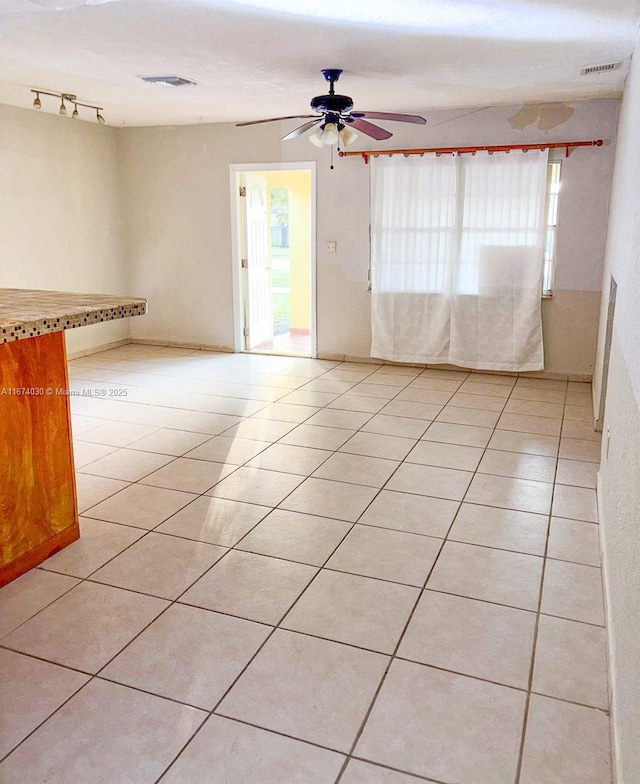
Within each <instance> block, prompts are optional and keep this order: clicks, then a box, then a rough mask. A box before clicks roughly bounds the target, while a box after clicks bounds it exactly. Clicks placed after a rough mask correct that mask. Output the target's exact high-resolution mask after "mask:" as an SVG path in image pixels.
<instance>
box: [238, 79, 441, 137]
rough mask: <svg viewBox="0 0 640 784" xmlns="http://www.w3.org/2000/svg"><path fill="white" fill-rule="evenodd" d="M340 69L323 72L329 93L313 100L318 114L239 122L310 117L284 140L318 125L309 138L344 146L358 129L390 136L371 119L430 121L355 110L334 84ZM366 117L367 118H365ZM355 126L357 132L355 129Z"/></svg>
mask: <svg viewBox="0 0 640 784" xmlns="http://www.w3.org/2000/svg"><path fill="white" fill-rule="evenodd" d="M341 73H342V70H341V69H340V68H325V69H324V70H323V71H322V75H323V76H324V78H325V79H326V80H327V81H328V82H329V93H328V94H327V95H316V97H315V98H313V99H312V101H311V108H312V109H313V110H314V112H316V114H294V115H290V116H289V117H271V118H269V119H268V120H252V121H250V122H241V123H236V125H237V126H238V127H240V126H245V125H259V124H260V123H268V122H276V121H278V120H297V119H301V120H308V122H306V123H303V124H302V125H300V126H298V127H297V128H296V129H295V130H293V131H290V132H289V133H287V134H286V135H285V136H283V137H282V140H283V141H287V140H288V139H296V138H297V137H298V136H302V134H304V133H306V132H307V131H310V130H311V129H312V128H316V132H315V133H314V134H312V135H311V136H310V137H309V141H311V142H312V143H313V144H315V145H316V146H317V147H322V146H324V145H325V144H327V145H334V144H338V143H342V145H343V146H345V147H346V146H347V145H349V144H352V143H353V142H354V141H355V140H356V139H357V137H358V134H357V133H356V132H355V131H360V133H364V134H365V135H366V136H370V137H371V138H372V139H376V141H382V140H383V139H390V138H391V136H393V134H392V133H391V132H390V131H387V130H385V129H384V128H381V127H380V126H379V125H374V124H373V123H371V122H369V118H370V119H373V120H393V121H394V122H406V123H416V124H418V125H424V124H425V123H426V122H427V121H426V120H425V119H424V117H420V116H419V115H417V114H396V113H394V112H354V111H353V100H352V99H351V98H349V96H348V95H337V94H336V92H335V83H336V82H337V81H338V79H339V78H340V74H341ZM365 118H366V119H365ZM354 129H355V131H354Z"/></svg>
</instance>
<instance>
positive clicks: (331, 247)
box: [326, 240, 338, 253]
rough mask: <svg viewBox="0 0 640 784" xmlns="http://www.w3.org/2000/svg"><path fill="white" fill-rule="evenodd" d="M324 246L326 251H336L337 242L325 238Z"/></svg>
mask: <svg viewBox="0 0 640 784" xmlns="http://www.w3.org/2000/svg"><path fill="white" fill-rule="evenodd" d="M326 248H327V253H337V252H338V243H337V242H336V241H335V240H327V244H326Z"/></svg>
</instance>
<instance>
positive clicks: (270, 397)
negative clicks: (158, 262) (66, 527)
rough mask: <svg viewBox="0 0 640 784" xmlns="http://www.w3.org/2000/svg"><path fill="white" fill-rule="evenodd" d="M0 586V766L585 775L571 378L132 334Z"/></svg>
mask: <svg viewBox="0 0 640 784" xmlns="http://www.w3.org/2000/svg"><path fill="white" fill-rule="evenodd" d="M70 367H71V375H72V382H73V384H72V386H73V387H74V389H76V390H77V391H79V390H80V389H86V390H92V391H93V394H92V396H76V397H73V398H72V408H73V411H74V435H75V455H76V465H77V469H78V494H79V505H80V510H81V513H82V521H81V524H82V534H83V535H82V538H81V539H80V541H78V542H76V543H74V544H73V545H71V546H70V547H68V548H67V549H65V550H64V551H62V552H61V553H59V554H57V555H55V556H53V557H52V558H50V559H49V560H48V561H47V562H45V563H44V564H42V567H41V568H38V569H34V570H32V571H31V572H29V573H28V574H26V575H24V576H23V577H21V578H19V579H18V580H16V581H14V582H13V583H11V584H9V585H8V586H6V587H5V588H3V589H2V590H1V591H0V602H1V606H2V615H1V620H0V634H1V635H2V640H1V642H0V646H1V647H0V659H1V660H2V680H3V682H2V697H1V701H2V713H3V715H2V720H1V721H2V733H1V741H0V755H5V758H4V760H3V761H2V762H1V763H0V781H2V782H3V784H14V783H17V782H20V784H44V782H47V784H79V783H81V784H98V783H100V784H119V783H120V782H122V783H124V782H127V783H128V784H131V783H133V784H147V783H148V784H152V782H159V781H161V782H162V784H178V783H180V784H334V783H336V782H340V784H411V782H417V781H431V782H445V783H446V784H454V783H455V784H609V783H610V769H609V747H608V738H609V728H608V725H609V718H608V713H607V707H608V697H607V678H606V664H605V630H604V628H603V623H604V616H603V606H602V591H601V581H600V568H599V555H598V552H599V551H598V527H597V516H596V500H595V489H594V488H595V479H596V470H597V461H598V458H599V443H598V436H597V434H595V433H594V432H593V431H592V429H591V426H590V393H589V388H588V385H585V384H575V383H569V384H566V383H564V382H559V381H540V380H533V379H526V378H520V379H516V378H511V377H504V376H495V375H482V374H471V375H470V374H468V373H465V372H446V371H439V370H426V371H422V370H420V369H417V368H410V367H391V366H378V365H368V364H338V363H334V362H322V361H314V360H305V359H292V358H291V357H273V356H260V355H248V354H240V355H229V354H210V353H204V352H197V351H196V352H190V351H186V350H185V351H183V350H179V349H170V348H166V349H165V348H157V347H149V346H136V345H129V346H125V347H123V348H120V349H115V350H112V351H109V352H104V353H100V354H96V355H93V356H91V357H86V358H83V359H81V360H78V361H75V362H72V363H71V366H70Z"/></svg>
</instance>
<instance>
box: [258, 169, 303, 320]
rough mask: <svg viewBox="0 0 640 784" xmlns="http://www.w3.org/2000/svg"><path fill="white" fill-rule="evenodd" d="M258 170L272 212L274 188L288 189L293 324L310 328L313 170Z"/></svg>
mask: <svg viewBox="0 0 640 784" xmlns="http://www.w3.org/2000/svg"><path fill="white" fill-rule="evenodd" d="M256 174H260V176H262V177H264V178H265V179H266V182H267V197H268V203H267V214H268V215H269V216H270V215H271V189H272V188H287V189H288V191H289V263H290V278H289V280H290V283H289V286H290V302H291V322H290V328H291V329H292V330H300V331H302V332H308V331H309V330H310V329H311V172H310V171H306V170H301V171H288V170H283V171H262V172H256ZM270 240H271V228H269V241H270Z"/></svg>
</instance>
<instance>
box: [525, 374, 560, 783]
mask: <svg viewBox="0 0 640 784" xmlns="http://www.w3.org/2000/svg"><path fill="white" fill-rule="evenodd" d="M568 388H569V387H568V385H567V387H566V389H565V395H564V400H565V401H566V397H567V390H568ZM563 405H564V401H563ZM563 411H564V407H563ZM560 433H561V435H560V438H562V425H561V426H560ZM559 453H560V445H558V455H559ZM558 460H559V457H558V458H557V459H556V469H555V473H554V484H553V489H552V491H551V501H550V503H549V515H548V521H547V535H546V537H545V545H544V555H543V559H542V569H541V572H540V585H539V589H538V606H537V611H536V620H535V625H534V630H533V640H532V645H531V659H530V663H529V678H528V680H527V696H526V699H525V706H524V715H523V717H522V730H521V734H520V746H519V749H518V761H517V766H516V776H515V781H514V784H519V783H520V778H521V775H522V766H523V764H524V752H525V744H526V740H527V726H528V722H529V709H530V706H531V694H532V691H533V678H534V674H535V663H536V652H537V650H536V649H537V646H538V633H539V630H540V615H541V613H542V601H543V596H544V578H545V573H546V565H547V552H548V550H549V537H550V536H551V518H552V516H553V501H554V498H555V488H556V483H555V480H556V478H557V476H558Z"/></svg>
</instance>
